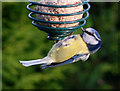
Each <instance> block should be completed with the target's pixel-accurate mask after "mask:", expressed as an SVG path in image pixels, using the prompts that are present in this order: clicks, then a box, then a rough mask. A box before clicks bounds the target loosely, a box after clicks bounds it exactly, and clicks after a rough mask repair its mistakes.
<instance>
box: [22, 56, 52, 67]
mask: <svg viewBox="0 0 120 91" xmlns="http://www.w3.org/2000/svg"><path fill="white" fill-rule="evenodd" d="M20 63H21V64H22V65H23V66H25V67H28V66H32V65H38V64H51V63H52V60H51V59H50V58H49V57H45V58H43V59H36V60H30V61H20Z"/></svg>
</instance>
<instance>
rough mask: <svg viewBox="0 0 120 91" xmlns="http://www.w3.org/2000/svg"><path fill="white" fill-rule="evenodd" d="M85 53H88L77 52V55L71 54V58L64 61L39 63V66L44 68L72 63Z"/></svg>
mask: <svg viewBox="0 0 120 91" xmlns="http://www.w3.org/2000/svg"><path fill="white" fill-rule="evenodd" d="M87 55H88V54H83V55H80V54H77V55H75V56H73V57H72V58H70V59H68V60H66V61H65V62H61V63H52V64H51V65H47V64H43V65H41V67H42V69H45V68H51V67H58V66H62V65H66V64H70V63H74V62H77V61H79V60H81V57H83V56H84V57H86V56H87Z"/></svg>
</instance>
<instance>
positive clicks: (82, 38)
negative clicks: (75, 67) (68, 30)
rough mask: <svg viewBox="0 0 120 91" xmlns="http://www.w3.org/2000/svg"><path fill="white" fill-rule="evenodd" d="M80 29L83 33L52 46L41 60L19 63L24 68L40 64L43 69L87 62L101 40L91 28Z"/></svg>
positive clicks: (99, 45)
mask: <svg viewBox="0 0 120 91" xmlns="http://www.w3.org/2000/svg"><path fill="white" fill-rule="evenodd" d="M81 29H82V31H83V33H82V34H81V35H80V34H77V35H70V36H68V37H66V38H64V39H63V40H61V41H59V42H57V43H56V44H54V45H53V47H52V48H51V50H50V51H49V52H48V54H47V56H46V57H44V58H43V59H37V60H30V61H20V63H21V64H22V65H23V66H25V67H28V66H32V65H38V64H41V67H42V69H44V68H48V67H58V66H61V65H65V64H69V63H74V62H77V61H79V60H83V61H85V60H87V59H88V58H89V56H90V54H92V53H95V52H96V51H97V50H98V49H99V48H100V47H101V38H100V34H99V33H98V32H97V31H96V30H95V29H93V28H87V29H84V28H81Z"/></svg>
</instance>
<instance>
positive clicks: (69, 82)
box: [2, 2, 120, 89]
mask: <svg viewBox="0 0 120 91" xmlns="http://www.w3.org/2000/svg"><path fill="white" fill-rule="evenodd" d="M27 4H28V3H25V2H24V3H15V2H14V3H13V2H9V3H7V2H6V3H2V30H3V31H2V50H3V51H2V53H3V55H2V72H3V73H2V78H3V82H2V85H3V89H118V88H119V89H120V79H119V77H120V73H119V71H118V32H119V31H118V27H119V25H118V3H90V4H91V9H90V16H89V18H88V19H87V24H86V25H85V27H93V28H95V29H97V30H98V31H99V33H100V34H101V37H102V47H101V49H100V50H99V51H98V52H97V53H95V54H93V55H91V56H90V58H89V59H88V60H87V61H86V62H82V61H79V62H76V63H73V64H68V65H64V66H60V67H56V68H48V69H44V70H41V68H40V66H39V65H37V66H32V67H28V68H25V67H23V66H22V65H21V64H20V63H19V60H30V59H37V58H43V57H45V56H46V55H47V52H48V51H49V49H50V48H51V47H52V45H53V43H54V42H53V41H50V40H47V39H46V37H47V34H46V33H44V32H42V31H39V30H38V29H37V28H36V27H34V26H33V25H32V24H31V20H30V19H29V18H28V17H27V14H28V13H29V11H28V10H27V9H26V5H27ZM80 32H81V30H80V29H79V30H78V31H76V32H75V33H80Z"/></svg>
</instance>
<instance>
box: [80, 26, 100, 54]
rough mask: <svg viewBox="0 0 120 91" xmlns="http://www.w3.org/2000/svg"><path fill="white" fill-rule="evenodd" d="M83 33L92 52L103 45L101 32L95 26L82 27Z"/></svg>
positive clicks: (84, 39) (82, 35)
mask: <svg viewBox="0 0 120 91" xmlns="http://www.w3.org/2000/svg"><path fill="white" fill-rule="evenodd" d="M81 29H82V31H83V33H82V34H81V37H82V39H83V41H84V42H85V43H86V44H87V47H88V49H89V51H90V52H91V53H95V52H96V51H98V49H99V48H100V47H101V37H100V34H99V33H98V32H97V31H96V30H95V29H93V28H87V29H84V28H81Z"/></svg>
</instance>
